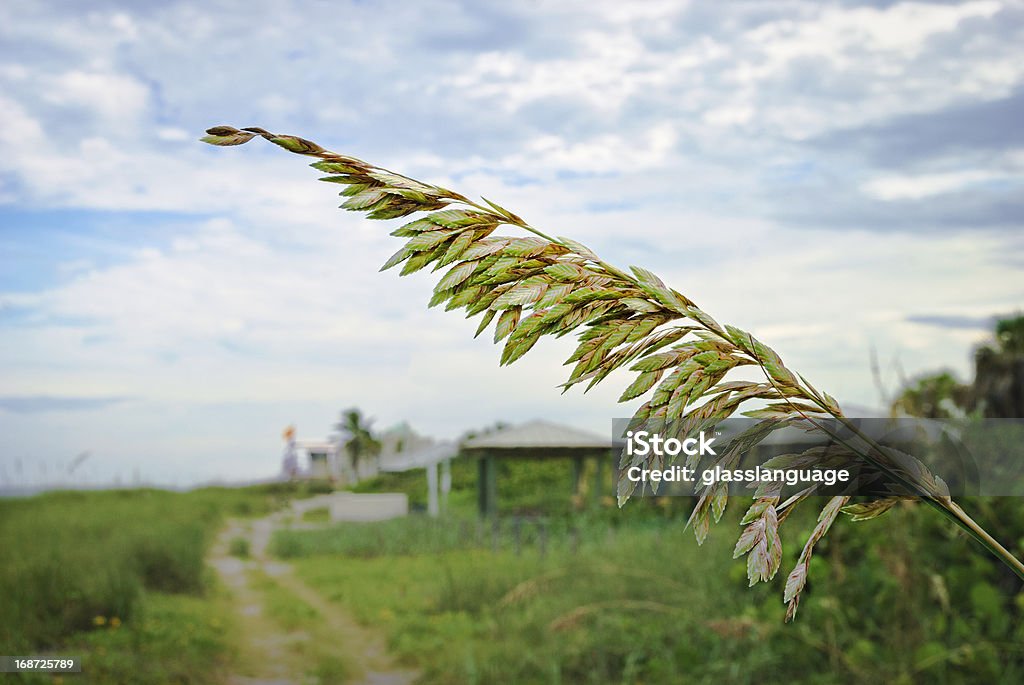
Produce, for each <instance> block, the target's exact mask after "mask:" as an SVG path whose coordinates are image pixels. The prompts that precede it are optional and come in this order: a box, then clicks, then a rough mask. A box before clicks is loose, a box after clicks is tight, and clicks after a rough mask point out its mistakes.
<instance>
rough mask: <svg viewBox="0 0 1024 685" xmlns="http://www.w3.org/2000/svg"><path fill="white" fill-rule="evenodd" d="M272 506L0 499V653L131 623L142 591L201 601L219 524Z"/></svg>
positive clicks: (133, 497)
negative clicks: (206, 558)
mask: <svg viewBox="0 0 1024 685" xmlns="http://www.w3.org/2000/svg"><path fill="white" fill-rule="evenodd" d="M275 497H276V493H267V492H265V491H264V492H260V491H233V490H229V489H207V490H201V491H197V492H192V493H186V494H180V493H170V492H164V491H159V490H123V491H108V492H55V493H49V494H44V495H40V496H37V497H33V498H29V499H10V500H0V597H3V610H2V611H0V649H6V650H12V651H6V652H4V653H7V654H13V653H16V652H17V651H19V650H26V649H39V648H47V647H52V646H55V645H58V644H60V642H61V641H62V640H63V639H64V638H66V637H67V636H69V635H71V634H73V633H75V632H77V631H83V630H89V629H91V628H93V627H95V624H96V623H99V622H100V621H101V620H102V621H104V622H106V621H108V620H109V619H112V618H116V619H117V620H118V622H121V623H124V622H130V621H132V620H133V619H134V618H135V616H136V614H137V613H138V611H139V609H140V597H141V595H142V592H143V591H145V590H149V591H154V592H162V593H181V594H192V595H200V594H202V593H203V592H204V588H205V583H204V574H205V572H206V571H205V566H204V562H203V559H204V554H205V551H206V547H207V542H208V540H209V539H210V536H211V535H212V534H213V532H214V530H215V529H216V526H217V524H218V523H219V521H220V520H221V519H222V517H223V516H225V515H226V514H254V513H260V512H264V511H267V510H268V509H269V507H270V506H272V504H273V500H274V498H275Z"/></svg>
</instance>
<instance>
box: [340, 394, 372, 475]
mask: <svg viewBox="0 0 1024 685" xmlns="http://www.w3.org/2000/svg"><path fill="white" fill-rule="evenodd" d="M372 425H373V420H372V419H367V418H364V417H363V415H362V412H360V411H359V409H357V408H355V407H353V408H351V409H346V410H345V411H343V412H342V413H341V419H340V420H339V421H338V423H336V424H334V428H335V430H337V431H338V442H339V444H340V446H341V448H342V449H343V450H344V451H345V454H347V455H348V465H349V468H350V469H351V470H352V478H353V480H354V481H358V480H359V464H360V463H361V462H363V460H364V459H366V458H371V457H375V456H377V455H378V454H380V449H381V444H380V440H378V439H377V438H375V437H374V436H373V431H372V428H371V426H372Z"/></svg>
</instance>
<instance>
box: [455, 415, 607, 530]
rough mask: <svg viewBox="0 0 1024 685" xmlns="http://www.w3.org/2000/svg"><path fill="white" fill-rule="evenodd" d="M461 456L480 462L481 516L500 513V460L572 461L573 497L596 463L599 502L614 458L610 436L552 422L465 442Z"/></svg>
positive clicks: (512, 429) (526, 425) (505, 429)
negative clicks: (590, 462) (591, 463)
mask: <svg viewBox="0 0 1024 685" xmlns="http://www.w3.org/2000/svg"><path fill="white" fill-rule="evenodd" d="M462 454H463V455H464V456H467V457H470V458H473V459H476V460H477V474H478V475H477V503H478V505H479V509H480V514H481V515H482V516H494V515H495V514H497V511H498V468H497V462H498V460H499V459H571V460H572V465H573V468H572V487H573V494H574V495H578V494H579V491H580V483H581V480H582V478H583V471H584V466H585V464H586V460H587V459H593V460H594V461H595V466H596V468H595V469H594V487H593V493H592V494H593V496H594V498H595V499H600V497H601V494H602V493H601V488H602V484H603V481H604V469H605V462H607V461H609V460H611V459H613V458H615V456H616V454H617V453H616V451H615V449H614V445H613V444H612V440H611V437H610V436H609V437H607V438H603V437H601V436H600V435H595V434H593V433H588V432H586V431H581V430H578V429H576V428H572V427H569V426H563V425H560V424H556V423H551V422H549V421H542V420H535V421H530V422H528V423H523V424H519V425H517V426H510V427H508V428H503V429H501V430H498V431H495V432H494V433H488V434H486V435H481V436H479V437H476V438H471V439H469V440H467V441H465V442H463V443H462Z"/></svg>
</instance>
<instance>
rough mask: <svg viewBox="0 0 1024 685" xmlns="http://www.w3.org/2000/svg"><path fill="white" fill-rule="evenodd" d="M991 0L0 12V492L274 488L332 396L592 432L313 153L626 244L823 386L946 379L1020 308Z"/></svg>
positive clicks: (611, 397) (1010, 31)
mask: <svg viewBox="0 0 1024 685" xmlns="http://www.w3.org/2000/svg"><path fill="white" fill-rule="evenodd" d="M1022 122H1024V3H1021V2H997V1H994V0H972V1H969V2H962V3H945V2H943V3H934V4H932V3H889V2H877V3H869V4H857V3H821V2H799V1H786V2H773V3H764V2H730V3H718V2H703V3H702V2H689V3H688V2H682V1H675V2H662V1H659V0H650V1H647V2H639V3H624V2H621V1H619V0H610V1H607V2H598V1H595V0H586V1H585V2H584V1H580V2H575V1H564V2H543V1H536V0H535V1H533V2H523V3H512V2H481V1H479V0H466V1H464V2H440V1H425V2H416V3H412V2H377V1H374V0H361V1H356V2H350V3H343V2H295V3H287V2H276V3H262V2H254V1H251V0H250V1H248V2H245V3H241V2H209V1H208V2H153V3H148V6H147V4H145V3H138V2H131V3H129V2H103V1H102V0H99V1H95V2H89V3H78V2H37V1H31V2H29V1H26V2H18V1H17V0H15V1H14V2H4V3H2V4H0V335H2V340H3V344H2V347H0V484H3V482H4V481H5V480H6V481H7V482H11V481H19V482H25V481H33V480H39V479H42V478H44V477H45V478H53V477H54V476H53V474H54V472H55V471H57V470H59V469H60V468H61V467H62V465H66V464H67V463H68V462H70V460H71V459H73V458H74V457H75V455H77V454H79V453H81V452H83V451H85V450H88V451H90V453H91V455H92V456H91V458H90V460H89V461H87V462H86V464H84V465H83V467H82V469H81V470H80V471H79V477H81V478H84V479H87V480H88V479H92V480H94V481H97V480H104V479H109V478H113V477H115V476H117V477H120V478H122V479H123V480H130V479H132V478H133V477H134V474H135V473H136V472H138V473H139V474H140V476H141V477H142V478H143V479H150V480H155V481H159V482H165V483H179V484H184V483H190V482H196V481H201V480H205V479H208V478H214V477H222V478H229V479H233V478H247V477H259V476H265V475H269V474H271V473H273V472H274V471H275V470H276V469H277V467H278V464H279V458H280V453H281V442H280V433H281V429H282V428H283V427H284V426H285V425H286V424H288V423H295V424H297V425H298V429H299V434H300V437H307V438H320V437H324V436H325V435H327V434H328V432H329V430H330V425H331V423H332V421H333V420H334V419H335V417H336V415H337V413H338V411H339V410H341V409H342V408H344V407H348V406H351V405H358V406H360V407H362V408H363V409H364V410H365V411H366V412H367V413H369V414H370V415H372V416H375V417H376V418H377V425H378V426H387V425H389V424H393V423H395V422H398V421H400V420H403V419H404V420H408V421H410V422H411V423H412V425H413V426H414V427H415V428H417V429H419V430H421V431H422V432H426V433H430V434H434V435H438V436H455V435H457V434H459V433H460V432H462V431H463V430H465V429H468V428H472V427H476V426H481V425H484V424H488V423H491V422H493V421H495V420H498V419H502V420H506V421H515V420H524V419H529V418H533V417H538V416H546V417H549V418H554V419H557V420H562V421H565V422H567V423H570V424H573V425H576V426H578V427H581V428H590V429H593V430H596V431H601V432H607V431H608V430H609V429H610V419H611V418H612V417H613V416H620V415H628V413H630V410H631V408H632V407H631V406H627V407H625V408H623V407H618V406H617V405H616V404H615V397H616V396H617V394H618V390H619V389H620V388H621V383H622V380H623V379H621V378H620V379H615V378H613V379H611V380H610V381H609V383H608V387H607V388H605V389H604V390H601V389H597V390H595V391H593V392H592V393H591V394H588V395H586V396H584V395H582V394H580V393H576V392H570V393H568V394H567V395H565V396H562V395H560V394H559V392H558V390H557V389H556V387H555V386H556V385H557V383H558V382H560V380H562V378H563V374H564V372H563V370H562V369H561V360H562V359H563V358H564V357H565V356H567V354H568V352H569V347H568V343H567V342H564V341H557V342H552V343H548V344H543V343H542V344H541V345H539V346H538V347H537V348H535V349H534V351H533V352H531V354H530V355H528V357H527V358H525V359H523V360H522V361H520V362H518V363H517V364H516V365H515V366H513V367H511V368H504V369H502V368H499V367H498V366H497V358H498V350H497V349H496V348H494V347H493V346H491V345H490V344H489V343H488V342H487V341H486V340H483V339H478V340H473V339H472V336H471V333H472V331H473V330H474V328H475V323H474V322H467V321H464V320H463V319H462V318H461V317H460V316H458V315H452V314H446V313H444V312H442V311H436V310H429V311H428V310H427V309H426V307H425V304H426V301H427V299H428V295H427V293H428V291H429V287H430V285H431V283H430V281H429V276H423V277H419V276H417V277H412V278H407V279H398V278H397V277H396V275H395V274H393V273H391V272H388V273H385V274H379V273H377V268H378V266H379V265H380V264H381V263H382V262H383V261H384V259H386V257H387V256H388V255H390V254H391V253H392V252H393V251H394V250H395V249H396V247H397V245H396V243H395V242H394V241H395V239H393V238H390V237H388V235H387V233H388V230H389V228H390V227H389V226H388V225H386V224H381V223H379V222H368V221H364V220H362V219H360V218H359V217H358V216H357V215H349V214H343V213H341V212H339V211H338V210H337V209H335V208H336V206H337V204H338V201H337V198H336V197H335V192H336V188H334V187H330V186H328V185H326V184H317V183H316V182H315V181H314V179H315V177H316V172H313V171H312V170H310V169H308V168H307V167H306V166H305V164H304V163H303V162H302V160H301V159H298V158H295V157H293V156H289V155H287V154H285V153H283V152H282V151H280V150H278V149H276V148H274V147H273V146H270V145H263V144H259V143H261V141H255V142H254V143H252V144H250V145H247V146H244V147H240V148H233V149H214V148H211V147H207V146H204V145H202V144H200V143H198V142H196V139H197V138H198V136H200V135H201V134H202V131H203V129H205V128H207V127H208V126H211V125H214V124H230V125H235V126H249V125H258V126H262V127H264V128H267V129H270V130H273V131H277V132H281V133H293V134H297V135H302V136H304V137H307V138H311V139H314V140H316V141H318V142H320V143H321V144H323V145H325V146H326V147H330V148H332V149H335V150H338V151H341V152H346V153H349V154H354V155H356V156H358V157H361V158H363V159H367V160H369V161H372V162H374V163H377V164H379V165H381V166H386V167H388V168H392V169H395V170H398V171H401V172H403V173H406V174H409V175H414V176H418V177H421V178H423V179H424V180H428V181H433V182H438V183H441V184H444V185H448V186H449V187H453V188H455V189H458V190H460V191H462V192H463V193H466V194H473V195H479V194H483V195H485V196H487V197H489V198H493V199H495V200H497V201H499V202H501V203H502V204H504V205H506V206H509V207H510V208H512V209H514V210H515V211H516V212H517V213H519V214H520V215H523V216H525V217H526V218H527V219H528V220H530V221H531V223H533V224H534V225H536V226H538V227H540V228H542V229H543V230H545V231H548V232H551V233H556V234H561V235H569V236H572V237H574V238H577V239H579V240H582V241H583V242H585V243H587V244H589V245H590V246H592V247H593V248H595V249H596V250H597V251H598V252H599V253H601V254H602V255H603V256H604V257H605V258H606V259H607V260H608V261H611V262H613V263H618V264H621V265H628V264H640V265H643V266H646V267H648V268H651V269H653V270H655V271H656V272H658V273H659V274H660V275H662V276H663V277H664V278H665V280H666V281H668V282H669V283H671V284H672V285H673V286H675V287H676V288H677V289H679V290H681V291H682V292H684V293H686V294H687V295H688V296H690V297H691V298H693V299H694V300H696V301H697V302H698V303H699V304H700V305H701V306H702V307H703V308H705V309H706V310H707V311H709V312H711V313H712V314H713V315H714V316H716V318H718V319H719V320H722V321H726V322H730V323H734V324H736V325H739V326H741V327H743V328H746V329H749V330H751V331H753V332H755V333H756V334H758V335H759V336H760V337H761V338H763V339H764V340H765V341H767V342H768V343H769V344H772V345H773V346H774V347H775V348H776V349H777V350H778V351H779V352H780V353H781V354H782V355H783V357H784V358H785V359H786V360H787V362H788V364H789V365H790V366H791V367H793V368H796V369H798V370H800V371H802V372H803V373H804V374H805V375H806V376H808V377H809V378H810V379H812V380H813V381H814V382H815V383H816V384H817V385H819V386H820V387H822V388H825V389H827V390H829V391H830V392H832V393H833V394H834V395H836V396H837V397H839V398H840V400H842V401H846V402H849V403H853V404H859V405H862V406H872V405H876V406H877V405H878V404H879V403H880V401H879V399H878V393H877V391H876V390H875V388H874V385H873V382H872V379H871V373H870V363H869V359H870V354H871V350H872V348H874V349H875V350H877V353H878V357H879V359H880V360H881V362H882V367H883V374H884V375H885V377H886V381H887V382H888V383H890V384H892V385H895V384H896V383H897V378H898V376H897V374H896V371H895V368H896V367H897V366H900V367H902V368H903V369H904V370H905V373H907V374H909V375H912V374H914V373H919V372H923V371H927V370H931V369H934V368H938V367H949V368H953V369H955V370H957V371H958V372H959V373H960V374H961V375H963V376H967V375H968V374H969V359H970V347H971V345H973V344H975V343H976V342H978V341H979V340H981V339H983V338H984V335H985V329H986V327H988V326H989V325H990V321H991V317H993V316H994V315H998V314H1003V313H1008V312H1014V311H1017V310H1020V309H1021V307H1022V306H1024V279H1022V278H1021V270H1022V267H1024V231H1022V230H1021V229H1022V228H1024V193H1022V190H1024V125H1022Z"/></svg>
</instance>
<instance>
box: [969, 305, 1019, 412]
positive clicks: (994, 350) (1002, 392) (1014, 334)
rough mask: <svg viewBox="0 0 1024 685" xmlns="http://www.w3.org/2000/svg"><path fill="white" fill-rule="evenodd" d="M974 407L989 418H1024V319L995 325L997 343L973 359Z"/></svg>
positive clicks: (979, 351) (981, 349)
mask: <svg viewBox="0 0 1024 685" xmlns="http://www.w3.org/2000/svg"><path fill="white" fill-rule="evenodd" d="M974 365H975V370H974V387H973V388H972V398H971V400H972V404H973V406H974V408H975V409H979V410H981V412H982V414H983V415H984V416H986V417H988V418H1022V417H1024V316H1015V317H1012V318H1007V319H1002V320H1000V321H999V322H997V323H996V330H995V341H994V343H993V344H988V345H983V346H982V347H980V348H978V351H977V352H975V355H974Z"/></svg>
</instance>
